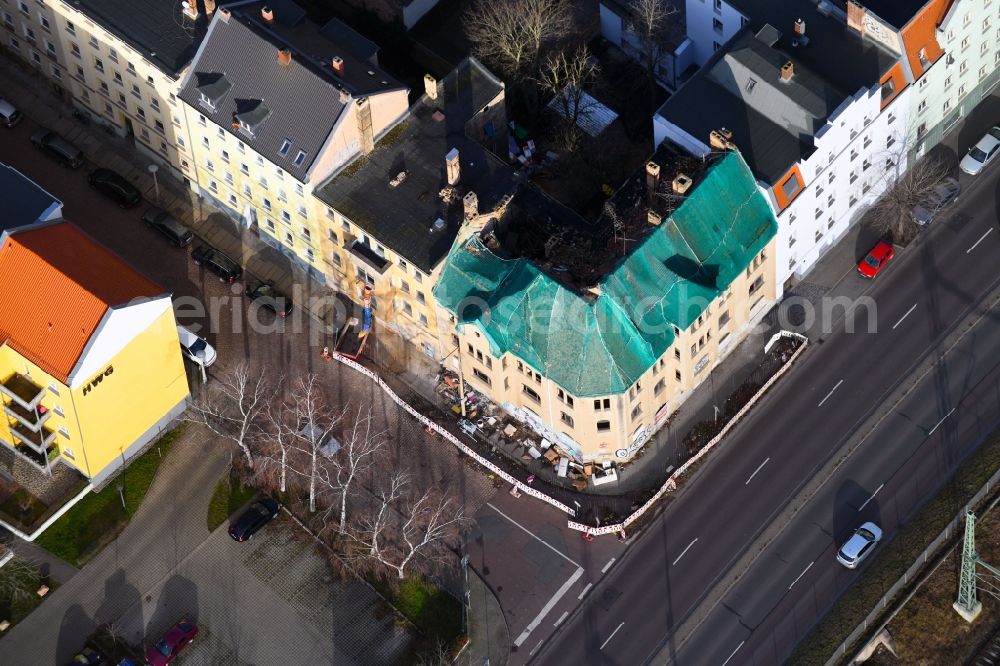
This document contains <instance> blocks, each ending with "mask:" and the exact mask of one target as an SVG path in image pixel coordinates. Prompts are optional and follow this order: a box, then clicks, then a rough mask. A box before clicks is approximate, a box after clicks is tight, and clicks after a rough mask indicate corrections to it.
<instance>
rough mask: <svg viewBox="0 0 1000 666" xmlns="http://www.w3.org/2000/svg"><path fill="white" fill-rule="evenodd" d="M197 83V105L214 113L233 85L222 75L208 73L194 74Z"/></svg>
mask: <svg viewBox="0 0 1000 666" xmlns="http://www.w3.org/2000/svg"><path fill="white" fill-rule="evenodd" d="M195 76H196V77H197V80H198V83H197V85H196V86H195V89H196V90H197V91H198V103H199V104H200V105H201V106H203V107H205V108H206V109H208V110H209V111H215V109H216V108H217V107H218V105H219V102H220V101H222V98H223V97H225V96H226V93H228V92H229V89H230V88H232V87H233V84H232V83H230V82H229V80H228V79H226V77H225V76H224V75H223V74H217V73H214V72H213V73H208V74H202V73H197V74H195Z"/></svg>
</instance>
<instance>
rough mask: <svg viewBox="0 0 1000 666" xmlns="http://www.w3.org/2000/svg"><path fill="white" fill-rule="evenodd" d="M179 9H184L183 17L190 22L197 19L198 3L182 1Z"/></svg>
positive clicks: (193, 0)
mask: <svg viewBox="0 0 1000 666" xmlns="http://www.w3.org/2000/svg"><path fill="white" fill-rule="evenodd" d="M181 7H183V8H184V15H185V16H187V17H188V18H189V19H191V20H192V21H194V20H197V18H198V3H197V2H196V1H195V0H184V2H182V3H181Z"/></svg>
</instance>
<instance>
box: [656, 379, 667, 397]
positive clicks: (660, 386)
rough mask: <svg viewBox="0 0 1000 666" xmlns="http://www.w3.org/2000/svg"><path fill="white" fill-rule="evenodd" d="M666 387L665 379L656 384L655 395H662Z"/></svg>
mask: <svg viewBox="0 0 1000 666" xmlns="http://www.w3.org/2000/svg"><path fill="white" fill-rule="evenodd" d="M666 386H667V383H666V382H665V381H664V380H663V379H661V380H660V381H658V382H656V386H654V387H653V395H660V393H662V392H663V389H664V388H666Z"/></svg>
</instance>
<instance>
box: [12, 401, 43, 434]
mask: <svg viewBox="0 0 1000 666" xmlns="http://www.w3.org/2000/svg"><path fill="white" fill-rule="evenodd" d="M3 410H4V411H5V412H7V415H8V416H13V417H14V418H15V419H17V420H18V421H19V422H20V423H21V424H22V425H24V427H26V428H28V429H29V430H31V432H38V431H39V430H41V429H42V426H43V425H45V422H46V421H48V420H49V418H50V417H51V416H52V412H50V411H49V410H47V409H45V408H44V407H42V406H41V405H39V406H38V407H36V408H35V409H25V408H24V407H22V406H21V405H19V404H17V403H16V402H13V401H12V402H11V403H10V404H4V406H3Z"/></svg>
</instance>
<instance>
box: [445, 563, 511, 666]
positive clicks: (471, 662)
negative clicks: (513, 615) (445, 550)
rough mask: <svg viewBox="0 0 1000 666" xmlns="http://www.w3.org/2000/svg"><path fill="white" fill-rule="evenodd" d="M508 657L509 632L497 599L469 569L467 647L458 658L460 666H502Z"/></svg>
mask: <svg viewBox="0 0 1000 666" xmlns="http://www.w3.org/2000/svg"><path fill="white" fill-rule="evenodd" d="M509 656H510V632H509V630H508V628H507V619H506V618H505V617H504V613H503V609H502V608H500V600H499V599H497V597H496V595H495V594H494V593H493V590H491V589H490V587H489V586H488V585H487V584H486V583H485V582H484V581H483V579H482V578H480V577H479V574H478V573H476V570H475V569H474V568H472V567H469V645H468V647H466V648H465V650H464V651H463V652H462V654H461V655H460V656H459V658H458V660H457V661H456V662H455V663H456V664H460V665H461V666H483V664H486V663H488V664H489V665H490V666H505V664H506V663H507V659H508V658H509Z"/></svg>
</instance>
